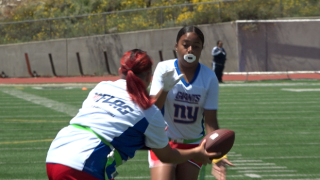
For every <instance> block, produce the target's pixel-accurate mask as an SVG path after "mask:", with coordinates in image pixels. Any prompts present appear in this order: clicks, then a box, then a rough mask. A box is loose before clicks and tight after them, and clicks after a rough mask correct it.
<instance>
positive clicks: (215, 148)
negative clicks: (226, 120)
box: [203, 129, 235, 159]
mask: <svg viewBox="0 0 320 180" xmlns="http://www.w3.org/2000/svg"><path fill="white" fill-rule="evenodd" d="M204 139H206V140H207V142H206V144H205V149H206V150H207V152H221V154H220V155H219V156H218V157H215V159H219V158H221V157H222V156H224V155H226V154H227V153H228V152H229V151H230V150H231V148H232V146H233V143H234V139H235V133H234V131H231V130H229V129H218V130H215V131H212V132H211V133H209V134H207V135H206V136H205V137H204V138H203V140H204Z"/></svg>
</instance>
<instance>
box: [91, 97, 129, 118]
mask: <svg viewBox="0 0 320 180" xmlns="http://www.w3.org/2000/svg"><path fill="white" fill-rule="evenodd" d="M93 99H94V100H95V101H96V102H99V101H100V100H103V101H100V102H102V103H109V105H110V106H113V108H115V109H117V111H119V112H120V113H121V114H122V115H125V114H128V113H129V112H132V111H133V108H131V107H130V106H128V105H126V103H125V102H123V101H121V100H120V99H119V98H117V97H115V96H111V95H109V94H98V93H96V94H95V96H94V97H93Z"/></svg>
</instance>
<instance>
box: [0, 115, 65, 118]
mask: <svg viewBox="0 0 320 180" xmlns="http://www.w3.org/2000/svg"><path fill="white" fill-rule="evenodd" d="M12 117H16V118H24V117H30V118H36V117H69V118H70V115H32V116H31V115H16V116H14V115H12V116H0V118H12Z"/></svg>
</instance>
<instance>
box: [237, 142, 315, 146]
mask: <svg viewBox="0 0 320 180" xmlns="http://www.w3.org/2000/svg"><path fill="white" fill-rule="evenodd" d="M319 144H320V142H318V143H241V144H234V146H278V145H319Z"/></svg>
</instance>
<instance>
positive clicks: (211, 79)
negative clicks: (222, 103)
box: [150, 59, 219, 143]
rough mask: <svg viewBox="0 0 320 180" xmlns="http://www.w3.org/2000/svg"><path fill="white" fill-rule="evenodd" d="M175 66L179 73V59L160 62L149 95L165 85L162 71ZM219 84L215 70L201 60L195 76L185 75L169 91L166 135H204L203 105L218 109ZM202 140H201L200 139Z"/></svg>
mask: <svg viewBox="0 0 320 180" xmlns="http://www.w3.org/2000/svg"><path fill="white" fill-rule="evenodd" d="M172 68H176V71H175V73H174V76H178V75H180V74H181V73H180V70H179V67H178V60H176V59H171V60H166V61H162V62H160V63H158V65H157V67H156V69H155V72H154V75H153V80H152V84H151V89H150V95H156V94H157V93H158V92H159V91H160V89H161V88H162V78H161V75H162V74H163V73H164V72H166V70H169V69H172ZM218 93H219V84H218V80H217V77H216V75H215V73H214V72H213V71H212V70H211V69H210V68H208V67H206V66H205V65H203V64H201V63H199V65H198V69H197V70H196V73H195V76H194V78H193V80H192V81H191V82H189V83H187V82H186V81H185V80H184V78H182V79H181V80H180V81H179V82H178V83H177V84H176V85H175V86H174V87H173V88H172V89H171V90H170V91H169V93H168V96H167V99H166V101H165V104H164V107H163V109H162V110H161V111H162V113H163V115H164V119H165V121H166V124H167V135H168V137H170V138H173V139H188V140H190V139H196V138H199V137H201V136H203V135H204V116H203V112H204V109H206V110H216V109H218ZM197 143H199V142H197Z"/></svg>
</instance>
